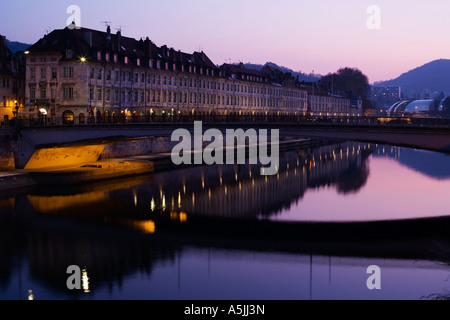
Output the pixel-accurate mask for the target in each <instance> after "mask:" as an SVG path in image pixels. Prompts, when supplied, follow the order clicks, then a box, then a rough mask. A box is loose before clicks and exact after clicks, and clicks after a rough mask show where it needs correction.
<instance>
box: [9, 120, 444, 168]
mask: <svg viewBox="0 0 450 320" xmlns="http://www.w3.org/2000/svg"><path fill="white" fill-rule="evenodd" d="M179 128H185V129H187V130H189V131H191V132H192V133H193V130H194V123H193V122H184V123H152V124H110V125H107V124H102V125H85V126H44V127H27V128H20V129H17V128H16V129H14V128H3V129H1V130H0V170H12V169H30V170H34V169H42V168H52V167H64V166H71V165H78V164H83V163H89V162H95V161H97V160H98V159H99V158H102V159H108V158H118V157H129V156H135V155H142V154H149V153H161V152H170V150H171V148H173V146H174V145H175V144H176V143H178V142H172V141H171V135H172V133H173V131H174V130H175V129H179ZM202 128H203V132H204V131H206V130H208V129H210V128H217V129H219V130H221V131H222V132H224V131H225V130H226V129H244V130H247V129H249V128H254V129H256V130H259V129H268V130H270V129H278V130H280V137H284V138H299V137H302V138H324V139H338V140H351V141H361V142H373V143H378V144H388V145H397V146H406V147H412V148H418V149H426V150H433V151H440V152H450V128H449V127H442V126H441V127H432V126H430V127H424V126H423V127H411V126H401V125H399V126H393V125H389V126H386V125H359V124H357V125H355V124H350V125H342V124H340V125H336V124H326V123H322V124H317V123H301V124H300V123H297V122H291V123H290V122H284V123H267V122H264V123H257V122H254V123H238V122H236V123H232V122H226V123H225V122H221V123H208V122H203V123H202Z"/></svg>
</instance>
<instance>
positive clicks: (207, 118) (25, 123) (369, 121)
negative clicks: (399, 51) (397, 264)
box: [2, 115, 450, 129]
mask: <svg viewBox="0 0 450 320" xmlns="http://www.w3.org/2000/svg"><path fill="white" fill-rule="evenodd" d="M193 121H203V122H205V123H240V124H251V123H259V124H265V123H266V124H298V125H305V126H318V127H319V126H341V127H342V126H349V127H355V126H356V127H358V126H361V127H364V126H366V127H367V126H369V127H387V128H390V127H404V128H418V127H420V128H448V129H450V119H449V118H419V117H418V118H386V117H367V116H359V117H323V116H296V115H228V116H224V115H174V116H136V117H132V118H115V119H113V118H103V117H102V118H96V117H92V118H85V119H78V118H74V119H72V118H37V119H19V120H17V119H12V120H10V121H9V122H8V123H2V126H4V127H8V126H9V127H16V128H19V127H21V128H22V127H55V126H95V125H99V126H102V125H103V126H104V125H146V124H147V125H148V124H171V123H172V124H176V123H188V122H193Z"/></svg>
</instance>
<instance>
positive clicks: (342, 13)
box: [0, 0, 450, 83]
mask: <svg viewBox="0 0 450 320" xmlns="http://www.w3.org/2000/svg"><path fill="white" fill-rule="evenodd" d="M72 4H76V5H78V6H79V7H80V9H81V23H82V26H84V27H88V28H93V29H105V26H104V25H103V24H102V23H101V22H102V21H110V22H111V27H112V28H113V30H114V29H115V28H118V27H119V26H122V29H123V34H124V35H125V36H130V37H134V38H140V37H145V36H149V37H150V38H151V39H152V40H153V41H154V42H155V43H156V44H157V45H164V44H166V45H168V46H169V47H174V48H176V49H179V50H182V51H185V52H192V51H194V50H198V49H199V48H202V49H203V51H205V53H206V54H207V55H208V56H209V57H210V58H211V59H212V60H213V62H215V63H216V64H222V63H224V62H225V61H229V59H231V61H232V62H239V61H242V62H253V63H260V64H264V63H266V62H267V61H271V62H274V63H277V64H278V65H282V66H286V67H289V68H291V69H293V70H295V71H302V72H305V73H310V72H312V71H313V70H314V71H315V73H320V74H327V73H329V72H334V71H336V70H337V69H339V68H340V67H356V68H359V69H360V70H361V71H362V72H363V73H365V74H366V75H367V76H368V77H369V81H370V82H371V83H373V82H375V81H379V80H389V79H392V78H395V77H397V76H399V75H400V74H402V73H404V72H407V71H409V70H410V69H413V68H415V67H418V66H421V65H423V64H425V63H427V62H430V61H432V60H435V59H440V58H443V59H445V58H447V57H450V42H449V41H448V40H447V38H448V37H449V36H448V30H450V19H448V12H450V1H448V0H433V1H417V0H412V1H406V0H397V1H387V0H375V1H366V0H362V1H361V0H359V1H355V0H340V1H336V0H322V1H303V0H277V1H273V0H270V1H269V0H239V1H238V0H190V1H186V0H167V1H153V0H151V1H148V0H129V1H127V2H126V3H124V2H123V1H118V0H96V1H87V0H78V1H72V0H70V1H68V0H61V1H57V2H56V1H53V0H40V1H31V0H17V1H9V2H6V1H3V2H2V4H1V5H0V7H1V9H2V12H8V14H6V15H5V16H3V17H2V19H1V20H0V34H2V35H6V36H7V38H8V39H11V40H17V41H23V42H27V43H33V42H35V41H37V40H38V39H39V38H40V37H42V36H43V35H44V34H45V33H46V31H47V30H53V29H59V28H63V27H64V26H65V23H66V20H67V18H68V17H69V16H70V14H67V12H66V9H67V7H68V6H69V5H72ZM370 5H377V6H378V7H379V8H380V22H381V29H375V30H370V29H369V28H368V27H367V20H368V19H369V17H370V14H368V13H367V8H368V7H369V6H370ZM114 31H115V30H114Z"/></svg>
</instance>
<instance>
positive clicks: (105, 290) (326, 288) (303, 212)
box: [0, 143, 450, 300]
mask: <svg viewBox="0 0 450 320" xmlns="http://www.w3.org/2000/svg"><path fill="white" fill-rule="evenodd" d="M259 169H260V168H259V167H257V166H247V165H241V166H237V165H236V166H210V167H206V166H205V167H192V168H184V169H179V170H171V171H167V172H161V173H156V174H154V175H149V176H141V177H135V178H129V179H121V180H115V181H108V182H102V183H96V184H89V185H84V186H76V187H68V186H59V187H35V188H31V189H28V190H22V191H17V192H10V193H4V194H2V195H1V196H0V237H1V242H0V299H3V300H16V299H18V300H25V299H31V298H33V299H37V300H44V299H45V300H53V299H87V300H91V299H92V300H95V299H103V300H104V299H106V300H112V299H121V300H129V299H133V300H147V299H151V300H179V299H183V300H192V299H194V300H197V299H198V300H209V299H220V300H221V299H224V300H240V299H242V300H248V299H250V300H254V299H256V300H308V299H446V298H447V297H450V266H449V262H450V231H448V230H450V229H449V228H448V227H449V226H450V221H449V218H448V217H449V216H450V208H449V201H448V194H449V193H448V191H449V190H450V157H449V156H447V155H444V154H439V153H434V152H428V151H419V150H412V149H407V148H398V147H391V146H378V145H374V144H363V143H361V144H360V143H343V144H333V145H322V146H314V147H313V146H310V147H308V148H302V149H299V150H295V151H290V152H285V153H283V154H282V157H281V163H280V171H279V174H278V175H276V176H269V177H262V176H260V175H259ZM70 265H78V266H80V267H81V268H82V270H83V283H82V284H83V286H82V289H81V290H75V291H71V290H68V289H67V286H66V280H67V278H68V276H69V275H68V274H67V273H66V270H67V267H68V266H70ZM371 265H377V266H379V267H380V269H381V285H382V287H381V290H369V289H368V288H367V285H366V281H367V279H368V277H369V275H368V274H367V268H368V267H369V266H371Z"/></svg>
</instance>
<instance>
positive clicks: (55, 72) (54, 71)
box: [52, 68, 58, 79]
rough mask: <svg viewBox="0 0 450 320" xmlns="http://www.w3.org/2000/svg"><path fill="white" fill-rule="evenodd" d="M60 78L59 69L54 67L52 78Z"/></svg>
mask: <svg viewBox="0 0 450 320" xmlns="http://www.w3.org/2000/svg"><path fill="white" fill-rule="evenodd" d="M56 78H58V69H57V68H52V79H56Z"/></svg>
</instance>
